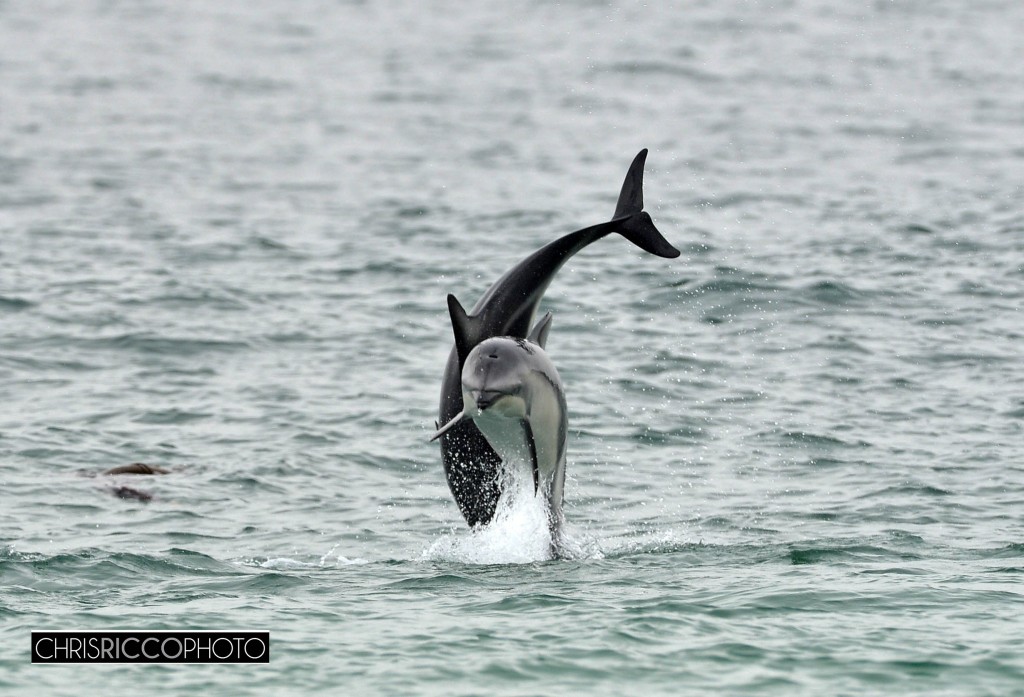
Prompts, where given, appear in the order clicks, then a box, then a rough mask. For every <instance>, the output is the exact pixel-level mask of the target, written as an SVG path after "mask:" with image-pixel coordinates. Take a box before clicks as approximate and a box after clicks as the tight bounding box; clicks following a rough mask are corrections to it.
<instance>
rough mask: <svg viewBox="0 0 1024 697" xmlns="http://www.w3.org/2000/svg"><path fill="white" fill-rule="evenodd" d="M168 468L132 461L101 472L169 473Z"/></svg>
mask: <svg viewBox="0 0 1024 697" xmlns="http://www.w3.org/2000/svg"><path fill="white" fill-rule="evenodd" d="M169 473H170V470H168V469H164V468H163V467H157V466H156V465H147V464H146V463H144V462H133V463H132V464H130V465H121V466H120V467H111V468H110V469H108V470H107V471H106V472H104V473H103V474H169Z"/></svg>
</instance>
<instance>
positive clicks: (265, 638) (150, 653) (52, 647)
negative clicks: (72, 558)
mask: <svg viewBox="0 0 1024 697" xmlns="http://www.w3.org/2000/svg"><path fill="white" fill-rule="evenodd" d="M269 659H270V633H269V632H199V631H195V632H188V631H168V632H155V631H154V632H32V662H33V663H267V662H269Z"/></svg>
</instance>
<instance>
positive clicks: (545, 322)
mask: <svg viewBox="0 0 1024 697" xmlns="http://www.w3.org/2000/svg"><path fill="white" fill-rule="evenodd" d="M550 331H551V313H550V312H548V313H547V314H546V315H544V316H543V317H541V318H540V322H537V324H535V325H534V327H533V330H532V331H531V332H530V335H529V336H528V337H526V340H527V341H532V342H533V343H535V344H537V345H538V346H540V347H541V348H544V347H545V344H547V343H548V333H549V332H550Z"/></svg>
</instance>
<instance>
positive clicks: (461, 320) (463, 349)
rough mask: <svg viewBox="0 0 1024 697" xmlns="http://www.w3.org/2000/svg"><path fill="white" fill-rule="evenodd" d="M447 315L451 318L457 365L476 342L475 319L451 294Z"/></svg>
mask: <svg viewBox="0 0 1024 697" xmlns="http://www.w3.org/2000/svg"><path fill="white" fill-rule="evenodd" d="M448 314H449V315H451V318H452V331H454V332H455V350H456V351H457V352H458V354H459V365H461V364H462V363H463V362H464V361H465V360H466V356H468V355H469V352H470V351H472V350H473V346H474V345H475V344H476V343H477V342H476V331H475V327H476V322H475V319H476V318H475V317H470V316H469V313H468V312H466V310H465V309H464V308H463V307H462V304H461V303H459V301H458V300H457V299H456V298H455V296H454V295H452V294H451V293H449V294H448Z"/></svg>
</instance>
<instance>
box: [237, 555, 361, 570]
mask: <svg viewBox="0 0 1024 697" xmlns="http://www.w3.org/2000/svg"><path fill="white" fill-rule="evenodd" d="M250 563H251V564H252V565H255V566H258V567H260V568H261V569H270V570H272V571H306V570H311V569H325V568H331V567H335V566H362V565H363V564H369V563H370V561H369V560H368V559H361V558H359V557H355V558H349V557H345V556H342V555H340V554H339V555H338V556H336V557H334V558H333V559H328V558H327V556H326V555H325V556H324V557H321V558H320V560H319V561H303V560H301V559H292V558H291V557H273V558H270V559H265V560H263V561H256V560H252V561H251V562H250Z"/></svg>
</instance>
